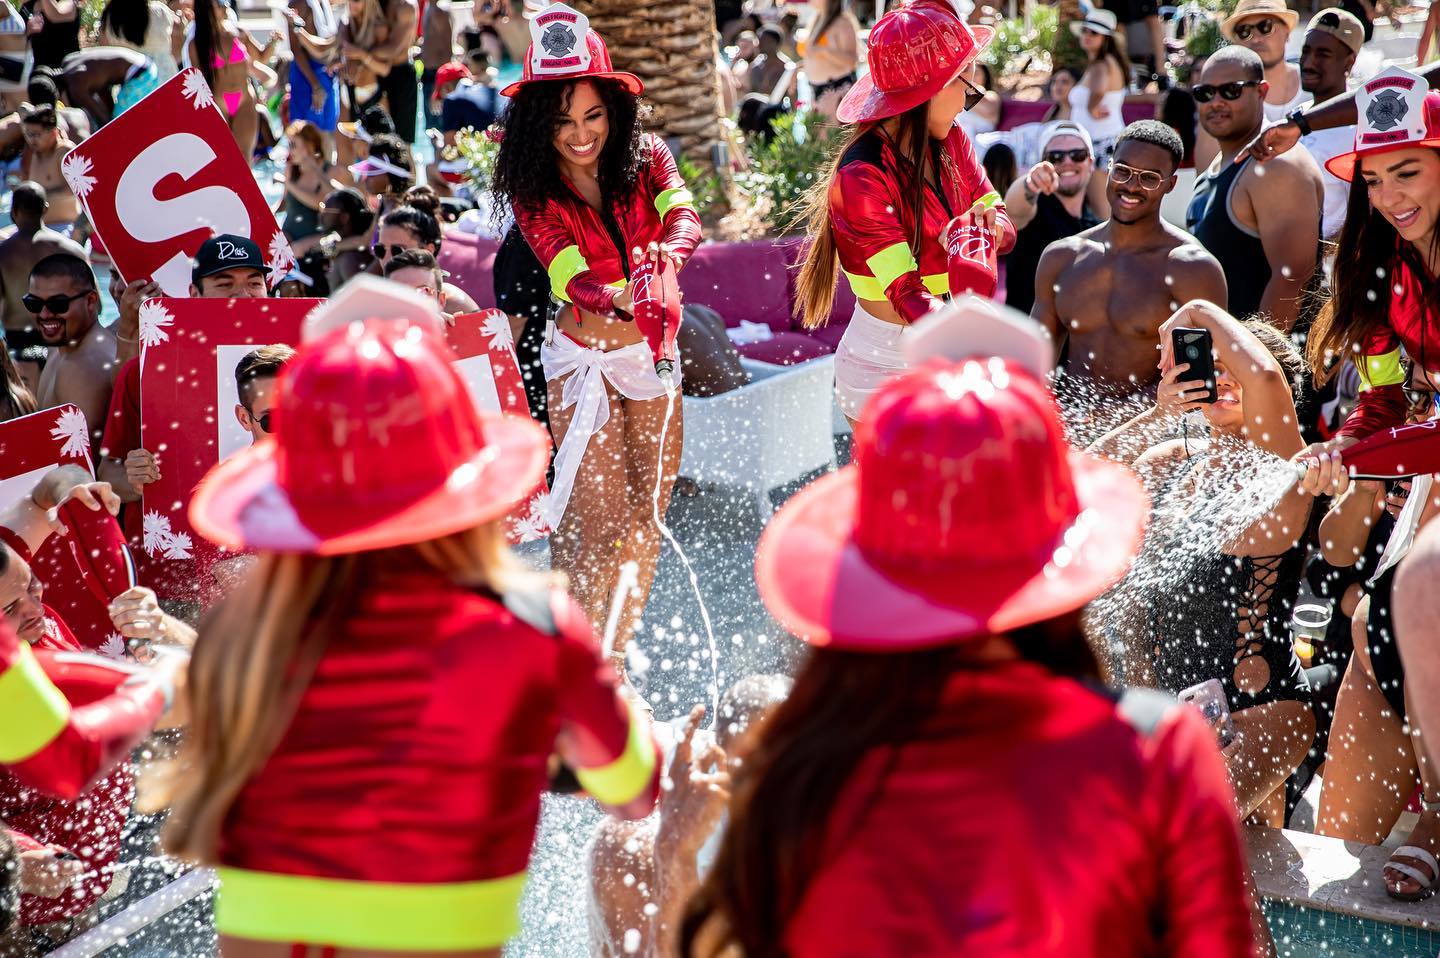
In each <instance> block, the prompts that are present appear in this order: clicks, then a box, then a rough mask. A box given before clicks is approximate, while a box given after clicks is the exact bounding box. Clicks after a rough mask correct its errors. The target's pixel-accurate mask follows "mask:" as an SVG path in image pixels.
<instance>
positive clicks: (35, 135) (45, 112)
mask: <svg viewBox="0 0 1440 958" xmlns="http://www.w3.org/2000/svg"><path fill="white" fill-rule="evenodd" d="M59 125H60V121H59V118H58V117H57V116H56V114H55V108H54V107H53V106H48V105H47V106H37V107H35V108H34V109H32V110H31V111H30V112H29V113H27V114H25V115H24V116H23V117H22V118H21V123H20V128H21V130H22V131H23V133H24V135H25V153H24V155H23V156H22V157H21V160H20V175H21V176H22V177H23V178H24V179H27V180H33V181H35V182H36V183H39V184H40V186H41V187H43V188H44V190H45V196H46V198H48V199H49V201H50V208H49V209H48V210H46V211H45V225H46V226H49V227H51V228H53V229H54V230H55V231H56V232H58V233H60V234H61V235H63V236H66V237H68V236H69V235H70V234H71V233H72V232H73V231H74V228H75V220H76V219H78V218H79V216H80V204H79V202H77V201H76V199H75V194H74V193H72V192H70V184H69V183H66V182H65V177H63V176H61V175H60V161H61V160H62V159H63V158H64V157H65V154H66V153H69V152H70V151H71V150H73V149H74V148H75V144H74V143H71V142H70V141H69V140H68V139H66V138H65V136H64V134H62V133H61V132H60V129H59ZM87 268H88V267H87Z"/></svg>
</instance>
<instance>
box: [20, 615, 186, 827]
mask: <svg viewBox="0 0 1440 958" xmlns="http://www.w3.org/2000/svg"><path fill="white" fill-rule="evenodd" d="M165 700H166V692H165V690H164V689H162V688H161V687H160V686H159V685H158V684H156V683H144V684H139V685H124V686H121V687H120V688H118V689H116V690H115V692H114V694H112V695H109V696H107V697H105V698H103V699H100V700H99V701H97V702H95V703H93V704H90V705H85V706H82V707H79V708H72V707H71V705H70V703H69V701H68V700H67V699H66V698H65V696H64V694H63V693H61V691H60V690H59V689H58V688H56V686H55V683H54V682H52V681H51V680H50V678H49V677H48V676H47V675H46V674H45V671H44V669H42V668H41V666H40V663H39V662H38V661H37V660H36V658H35V653H34V652H32V651H31V649H30V646H28V645H26V644H25V643H24V642H21V641H20V639H19V638H17V637H16V635H15V633H14V632H12V631H11V630H10V629H9V628H8V627H7V626H4V625H0V764H3V765H4V766H5V767H6V768H7V769H8V770H9V771H10V773H11V774H13V775H14V776H15V777H16V778H18V779H19V780H20V781H21V782H23V783H24V784H26V785H29V786H30V787H32V788H37V789H40V790H41V791H44V792H48V793H50V794H51V795H55V796H58V797H60V798H63V799H65V800H67V801H72V800H74V799H75V798H77V797H78V796H79V795H80V794H81V793H82V792H84V791H85V790H86V789H87V788H89V787H90V786H91V785H92V784H93V783H94V782H95V780H96V779H98V778H100V777H101V776H102V775H104V774H105V773H107V772H108V771H109V770H110V769H111V768H112V767H113V766H114V765H115V764H116V763H117V762H119V761H121V760H122V759H124V758H125V757H126V756H127V755H129V753H130V750H131V749H132V748H134V747H135V746H136V745H137V744H139V742H140V740H141V739H143V738H144V737H145V736H146V735H147V734H149V732H150V730H151V729H152V728H153V727H154V725H155V722H156V721H157V720H158V719H159V718H160V716H161V714H162V713H163V712H164V711H165Z"/></svg>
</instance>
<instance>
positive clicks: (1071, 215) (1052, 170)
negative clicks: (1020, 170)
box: [1005, 120, 1100, 313]
mask: <svg viewBox="0 0 1440 958" xmlns="http://www.w3.org/2000/svg"><path fill="white" fill-rule="evenodd" d="M1040 155H1041V160H1040V162H1039V163H1036V164H1035V165H1034V166H1032V167H1030V171H1029V172H1028V173H1026V174H1025V176H1024V177H1023V178H1021V179H1018V180H1016V181H1015V182H1014V183H1012V184H1011V185H1010V189H1009V190H1008V191H1007V192H1006V193H1005V209H1006V210H1007V211H1008V212H1009V213H1010V222H1012V223H1014V224H1015V248H1014V249H1012V250H1011V251H1010V255H1009V256H1007V257H1006V258H1005V305H1007V306H1009V307H1011V308H1012V309H1018V310H1020V312H1022V313H1028V312H1030V307H1031V306H1034V305H1035V267H1036V266H1037V265H1038V264H1039V263H1040V254H1041V253H1044V252H1045V248H1046V247H1047V246H1049V245H1050V244H1051V243H1053V242H1055V241H1056V240H1059V239H1064V238H1065V237H1067V236H1074V235H1075V234H1076V233H1078V232H1080V231H1081V230H1083V229H1088V228H1090V227H1091V226H1096V225H1098V224H1099V222H1100V218H1099V217H1098V216H1096V215H1095V213H1094V211H1093V210H1091V209H1090V204H1089V203H1087V202H1086V200H1085V186H1086V184H1088V183H1089V182H1090V174H1091V173H1093V172H1094V171H1095V150H1094V147H1093V145H1092V144H1091V141H1090V134H1089V133H1088V132H1087V131H1086V130H1085V128H1084V127H1082V126H1079V125H1077V124H1075V123H1071V122H1070V121H1069V120H1059V121H1057V122H1055V123H1051V124H1050V125H1049V126H1047V127H1046V128H1045V131H1044V133H1042V134H1041V136H1040Z"/></svg>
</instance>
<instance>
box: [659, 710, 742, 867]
mask: <svg viewBox="0 0 1440 958" xmlns="http://www.w3.org/2000/svg"><path fill="white" fill-rule="evenodd" d="M704 717H705V706H703V705H697V706H695V707H694V708H693V709H691V710H690V717H689V718H688V719H687V720H686V722H685V729H684V731H682V732H681V733H680V738H679V740H678V742H677V744H676V746H675V756H674V758H672V759H671V760H670V771H669V774H668V775H667V776H666V779H665V781H664V783H663V784H664V786H665V787H664V791H662V793H661V795H660V821H661V828H663V829H665V830H667V831H668V832H669V833H670V834H671V836H672V837H673V840H674V841H675V843H676V845H677V846H681V847H683V848H685V849H687V850H688V851H690V852H691V853H692V854H693V852H695V851H698V850H699V849H700V847H701V846H702V845H704V844H705V841H706V840H707V839H708V838H709V837H710V834H711V833H712V832H713V831H714V830H715V828H716V827H717V826H718V825H719V824H720V818H721V816H722V815H724V813H725V806H726V805H727V804H728V803H729V800H730V772H729V767H728V764H727V756H726V755H725V750H724V749H722V748H721V747H720V746H719V745H717V744H715V743H714V742H711V743H709V744H707V745H704V746H703V748H702V749H701V750H700V752H699V754H698V755H697V754H696V750H695V745H696V741H695V740H696V736H697V735H699V734H700V733H699V729H700V721H701V719H703V718H704Z"/></svg>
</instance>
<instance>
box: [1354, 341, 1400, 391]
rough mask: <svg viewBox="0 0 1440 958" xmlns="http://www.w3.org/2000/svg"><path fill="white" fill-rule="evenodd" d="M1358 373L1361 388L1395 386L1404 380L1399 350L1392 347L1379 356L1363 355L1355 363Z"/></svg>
mask: <svg viewBox="0 0 1440 958" xmlns="http://www.w3.org/2000/svg"><path fill="white" fill-rule="evenodd" d="M1355 370H1356V371H1357V372H1358V373H1360V388H1361V390H1367V389H1375V388H1376V387H1379V386H1395V385H1398V384H1400V383H1403V382H1405V370H1404V369H1403V368H1402V367H1401V365H1400V350H1399V349H1392V350H1391V351H1390V352H1388V353H1384V354H1383V355H1380V356H1363V357H1361V361H1360V362H1358V363H1356V364H1355Z"/></svg>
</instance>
